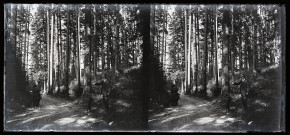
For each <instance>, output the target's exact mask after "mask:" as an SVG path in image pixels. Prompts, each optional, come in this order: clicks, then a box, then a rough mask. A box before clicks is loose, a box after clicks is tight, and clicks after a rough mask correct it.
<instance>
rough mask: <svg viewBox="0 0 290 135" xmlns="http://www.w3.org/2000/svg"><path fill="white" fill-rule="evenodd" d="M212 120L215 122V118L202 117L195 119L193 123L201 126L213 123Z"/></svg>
mask: <svg viewBox="0 0 290 135" xmlns="http://www.w3.org/2000/svg"><path fill="white" fill-rule="evenodd" d="M214 120H215V118H211V117H203V118H199V119H196V120H194V121H193V122H195V123H197V124H199V125H203V124H206V123H210V122H213V121H214Z"/></svg>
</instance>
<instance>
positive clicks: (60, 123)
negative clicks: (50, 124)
mask: <svg viewBox="0 0 290 135" xmlns="http://www.w3.org/2000/svg"><path fill="white" fill-rule="evenodd" d="M75 121H76V118H62V119H59V120H56V121H54V123H56V124H59V125H65V124H69V123H73V122H75Z"/></svg>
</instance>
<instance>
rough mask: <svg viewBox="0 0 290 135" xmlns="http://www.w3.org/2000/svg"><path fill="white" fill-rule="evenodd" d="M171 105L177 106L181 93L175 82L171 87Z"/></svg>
mask: <svg viewBox="0 0 290 135" xmlns="http://www.w3.org/2000/svg"><path fill="white" fill-rule="evenodd" d="M170 96H171V97H170V98H171V105H172V106H177V105H178V100H179V93H178V88H177V86H176V85H175V84H173V85H172V87H171V95H170Z"/></svg>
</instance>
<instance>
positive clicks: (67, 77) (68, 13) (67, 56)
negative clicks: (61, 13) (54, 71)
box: [64, 10, 70, 97]
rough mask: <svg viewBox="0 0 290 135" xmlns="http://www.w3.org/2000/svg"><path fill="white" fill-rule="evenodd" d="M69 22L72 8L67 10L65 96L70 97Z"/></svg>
mask: <svg viewBox="0 0 290 135" xmlns="http://www.w3.org/2000/svg"><path fill="white" fill-rule="evenodd" d="M69 24H70V10H67V30H66V35H67V37H66V69H65V74H66V76H65V77H66V81H65V82H66V84H65V85H66V86H65V92H64V96H65V97H68V96H69V65H70V64H69V63H70V43H69V42H70V30H69Z"/></svg>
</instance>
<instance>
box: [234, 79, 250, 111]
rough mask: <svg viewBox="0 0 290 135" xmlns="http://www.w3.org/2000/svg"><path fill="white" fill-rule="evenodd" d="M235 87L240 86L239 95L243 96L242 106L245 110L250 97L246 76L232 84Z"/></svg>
mask: <svg viewBox="0 0 290 135" xmlns="http://www.w3.org/2000/svg"><path fill="white" fill-rule="evenodd" d="M232 84H233V85H239V87H240V88H239V94H241V96H242V104H243V106H244V108H245V109H247V107H248V106H247V97H248V83H247V81H246V77H245V75H242V76H241V78H240V79H239V80H238V81H236V82H233V83H232Z"/></svg>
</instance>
